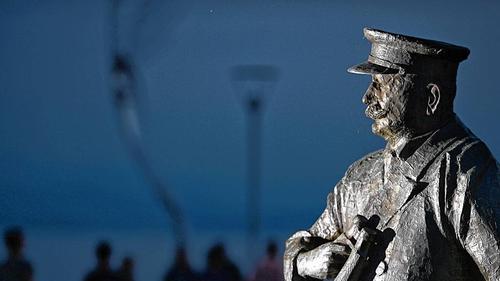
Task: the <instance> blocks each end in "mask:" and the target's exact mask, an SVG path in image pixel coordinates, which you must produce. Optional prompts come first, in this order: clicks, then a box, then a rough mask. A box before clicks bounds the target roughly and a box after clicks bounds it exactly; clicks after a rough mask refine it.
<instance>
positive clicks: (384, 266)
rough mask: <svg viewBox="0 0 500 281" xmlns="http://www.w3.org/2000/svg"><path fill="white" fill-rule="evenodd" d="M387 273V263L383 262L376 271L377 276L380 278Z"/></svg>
mask: <svg viewBox="0 0 500 281" xmlns="http://www.w3.org/2000/svg"><path fill="white" fill-rule="evenodd" d="M386 271H387V263H386V262H385V261H381V262H380V263H379V264H378V266H377V269H375V273H376V274H377V276H380V275H382V274H384V273H385V272H386Z"/></svg>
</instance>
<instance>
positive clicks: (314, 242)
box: [283, 182, 342, 281]
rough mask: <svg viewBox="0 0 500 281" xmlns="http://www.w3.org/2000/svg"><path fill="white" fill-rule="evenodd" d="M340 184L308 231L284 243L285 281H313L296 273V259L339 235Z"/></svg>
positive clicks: (301, 232)
mask: <svg viewBox="0 0 500 281" xmlns="http://www.w3.org/2000/svg"><path fill="white" fill-rule="evenodd" d="M341 186H342V182H340V183H339V184H337V186H336V187H335V188H334V189H333V190H332V192H330V194H328V199H327V205H326V208H325V210H324V211H323V213H322V214H321V216H320V217H319V218H318V219H317V220H316V222H315V223H314V224H313V225H312V227H311V228H310V229H309V230H308V231H298V232H296V233H295V234H294V235H292V236H291V237H290V238H289V239H288V240H287V241H286V247H285V254H284V257H283V270H284V276H285V281H305V280H315V279H313V278H304V277H302V276H300V275H299V274H298V273H297V268H296V264H295V261H296V258H297V255H298V254H299V253H301V252H303V251H308V250H311V249H313V248H315V247H317V246H319V245H321V244H323V243H325V242H328V241H333V240H335V239H336V238H337V237H338V236H339V235H340V233H341V225H340V220H339V217H340V213H339V206H340V195H339V193H340V189H341Z"/></svg>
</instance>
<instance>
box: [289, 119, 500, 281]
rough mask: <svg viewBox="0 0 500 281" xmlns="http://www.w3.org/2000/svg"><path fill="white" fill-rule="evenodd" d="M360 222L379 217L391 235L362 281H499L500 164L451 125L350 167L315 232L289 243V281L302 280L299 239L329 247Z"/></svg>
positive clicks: (461, 127)
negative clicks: (362, 218)
mask: <svg viewBox="0 0 500 281" xmlns="http://www.w3.org/2000/svg"><path fill="white" fill-rule="evenodd" d="M358 214H359V215H363V216H365V217H367V218H369V217H372V216H374V215H375V216H378V217H379V218H380V222H379V223H378V227H377V228H378V229H379V230H381V231H384V234H385V233H391V234H392V235H387V237H383V239H384V241H386V242H387V243H386V245H385V246H384V247H383V248H379V249H372V250H371V251H372V254H373V258H372V259H371V263H370V266H369V267H368V268H367V269H366V270H365V271H366V272H364V273H363V277H362V279H363V280H377V281H379V280H385V281H403V280H412V281H413V280H415V281H416V280H422V281H424V280H425V281H427V280H436V281H437V280H439V281H446V280H463V281H478V280H488V281H499V280H500V239H499V237H500V234H499V229H498V226H500V221H499V219H500V184H499V169H498V163H497V162H496V161H495V159H494V158H493V156H492V155H491V153H490V151H489V150H488V148H487V147H486V145H485V144H484V143H483V142H482V141H481V140H479V139H478V138H477V137H475V136H474V135H473V134H472V133H471V132H470V131H469V130H468V129H467V128H466V127H465V126H464V125H463V124H462V123H461V122H460V120H458V118H456V117H455V118H454V119H453V120H452V121H450V122H449V123H448V124H447V125H446V126H444V127H442V128H441V129H439V130H437V131H434V132H432V133H430V134H428V135H426V136H423V137H420V138H417V139H414V140H411V141H405V142H403V143H401V144H400V145H398V146H397V148H396V149H394V150H391V149H389V148H386V149H383V150H380V151H376V152H374V153H371V154H369V155H367V156H365V157H363V158H362V159H360V160H359V161H357V162H355V163H354V164H352V165H351V166H350V167H349V169H348V170H347V172H346V174H345V176H344V177H343V178H342V180H341V181H340V182H339V183H338V184H337V185H336V186H335V187H334V189H333V190H332V191H331V192H330V194H329V195H328V199H327V206H326V209H325V210H324V212H323V213H322V215H321V216H320V217H319V219H318V220H317V221H316V222H315V223H314V225H313V226H312V227H311V228H310V229H309V230H308V231H299V232H297V233H295V234H294V235H293V236H292V237H291V238H289V240H288V241H287V243H286V251H285V257H284V270H285V279H286V281H292V280H294V281H295V280H307V279H306V278H303V277H301V276H299V275H298V274H297V270H296V268H295V259H296V256H297V255H298V253H300V252H301V251H303V250H304V249H306V248H307V245H306V243H305V242H304V239H303V238H302V237H305V236H311V237H320V238H322V239H326V240H327V241H333V240H335V239H336V238H338V237H339V236H340V235H341V234H342V233H344V232H345V231H347V230H348V229H349V228H350V227H351V225H352V223H353V219H354V217H355V216H356V215H358ZM382 236H383V235H382ZM381 244H384V243H381ZM373 252H374V253H373ZM377 267H378V269H377V270H376V268H377Z"/></svg>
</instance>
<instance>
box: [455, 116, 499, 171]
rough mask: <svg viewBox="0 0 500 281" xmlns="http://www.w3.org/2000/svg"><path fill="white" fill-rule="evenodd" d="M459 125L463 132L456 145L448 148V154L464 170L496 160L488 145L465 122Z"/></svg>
mask: <svg viewBox="0 0 500 281" xmlns="http://www.w3.org/2000/svg"><path fill="white" fill-rule="evenodd" d="M459 125H460V128H459V129H460V130H462V134H460V137H458V138H457V140H456V142H455V145H452V146H450V148H448V149H446V155H448V157H449V158H450V160H451V161H453V162H455V163H457V164H458V165H459V167H460V169H461V170H462V171H468V170H470V169H471V168H480V167H481V166H485V165H490V164H491V163H492V162H496V160H495V158H494V156H493V154H492V153H491V151H490V150H489V148H488V146H487V145H486V144H485V143H484V142H483V141H482V140H481V139H479V138H478V137H477V136H476V135H474V133H472V132H471V131H470V129H469V128H467V127H466V126H465V125H464V124H463V123H460V124H459Z"/></svg>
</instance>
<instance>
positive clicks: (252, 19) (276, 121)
mask: <svg viewBox="0 0 500 281" xmlns="http://www.w3.org/2000/svg"><path fill="white" fill-rule="evenodd" d="M128 2H133V1H128ZM143 2H146V1H138V2H137V3H131V7H135V8H132V9H131V11H132V12H131V13H129V14H127V15H125V16H123V18H122V20H123V21H124V23H123V26H127V22H128V24H129V27H128V29H125V32H123V33H122V34H121V36H122V38H121V40H122V44H123V48H125V49H127V50H129V51H130V53H131V54H132V55H133V57H134V58H135V60H136V64H137V66H138V68H139V70H140V72H141V77H142V79H143V80H142V81H143V85H142V87H143V89H147V91H145V92H141V100H140V101H141V104H140V106H141V112H142V113H143V115H142V116H143V118H144V119H143V120H144V124H143V125H144V127H143V129H144V134H145V144H146V145H147V148H148V153H150V155H152V158H153V162H154V167H155V170H156V171H157V172H158V173H159V174H160V175H161V176H162V177H163V179H164V180H165V181H166V182H168V183H169V184H170V185H171V186H172V188H173V189H174V195H175V197H176V198H177V199H178V200H179V202H180V205H181V207H182V209H183V211H184V212H185V213H186V218H187V220H188V224H189V226H190V229H191V231H192V233H196V231H198V230H204V231H211V230H213V231H223V230H224V229H244V227H245V209H244V208H245V198H244V195H245V118H244V112H243V110H242V106H241V103H240V100H238V97H237V96H236V95H235V93H234V92H233V89H232V87H231V83H230V81H229V73H228V69H229V68H230V67H231V66H232V65H235V64H254V63H259V64H273V65H276V66H277V67H279V68H280V69H281V74H282V75H281V80H280V81H279V82H278V84H277V85H276V88H275V91H274V92H273V93H272V96H271V97H270V98H269V100H268V101H269V102H268V104H267V106H266V113H265V116H264V127H263V142H264V143H263V158H262V159H263V166H262V169H263V178H262V185H263V189H264V195H263V214H264V215H263V223H264V228H265V229H268V230H269V229H279V230H284V231H292V230H294V229H297V228H305V227H308V226H309V225H310V224H311V223H312V222H313V221H314V219H315V218H316V217H317V216H318V215H319V214H320V213H321V211H322V209H323V208H324V206H325V200H326V195H327V193H328V192H329V190H330V189H331V187H332V186H333V185H334V184H335V183H336V182H337V181H338V180H339V179H340V178H341V176H342V175H343V173H344V172H345V170H346V169H347V167H348V166H349V164H350V163H352V162H353V161H355V160H356V159H358V158H360V157H362V156H363V155H365V154H366V153H368V152H370V151H373V150H376V149H378V148H381V147H382V146H383V142H382V140H381V139H379V138H378V137H376V136H374V135H372V134H371V131H370V121H369V120H368V119H367V118H366V117H364V113H363V111H364V106H363V105H362V103H361V97H362V95H363V93H364V91H365V89H366V87H367V86H368V83H369V77H367V76H359V75H352V74H348V73H347V72H346V69H347V68H348V67H349V66H350V65H352V64H355V63H358V62H360V61H362V60H365V59H366V58H367V55H368V52H369V48H370V45H369V43H368V42H367V41H366V40H365V39H364V38H363V34H362V28H363V27H365V26H368V27H375V28H380V29H385V30H388V31H393V32H397V33H405V34H409V35H414V36H420V37H426V38H430V39H436V40H442V41H448V42H451V43H455V44H459V45H464V46H467V47H469V48H470V49H471V55H470V57H469V59H468V60H467V61H465V62H464V63H462V65H461V67H460V69H459V77H458V94H457V99H456V112H457V113H458V115H459V116H460V117H461V119H462V121H464V123H466V124H467V125H468V126H469V127H470V128H471V129H472V130H473V132H475V133H476V134H477V135H478V136H479V137H480V138H481V139H482V140H484V141H485V142H486V143H487V145H488V146H489V147H490V149H491V150H492V152H493V154H494V155H495V156H496V157H497V158H498V157H500V132H499V129H500V125H499V124H498V121H500V118H499V117H500V112H499V111H500V105H499V104H500V96H499V94H498V85H497V83H496V82H498V77H497V75H498V74H497V73H496V70H497V69H498V65H500V56H499V55H498V50H500V31H499V29H498V23H499V16H500V2H498V1H440V2H439V3H438V2H437V1H427V2H426V1H412V2H408V1H346V2H344V3H342V2H340V1H270V0H266V1H211V0H208V1H191V2H186V1H174V2H172V1H160V0H152V1H148V3H149V4H147V5H143ZM136 22H139V23H138V24H136ZM130 26H132V27H130ZM109 31H110V28H109V2H108V1H101V0H99V1H97V0H94V1H90V0H89V1H62V0H58V1H56V0H50V1H49V0H46V1H17V0H16V1H14V0H3V1H2V2H1V4H0V65H1V66H2V67H1V68H0V185H1V194H0V206H2V210H1V212H0V224H2V225H8V224H14V223H15V224H21V225H24V226H32V227H41V228H44V227H51V228H53V227H56V228H57V227H61V228H76V229H88V228H102V227H111V228H125V229H128V228H135V229H137V228H139V229H140V228H166V223H165V215H164V214H163V212H162V209H161V207H160V206H159V205H158V202H157V201H156V200H155V199H154V198H153V196H152V194H151V192H150V189H149V187H148V186H147V184H146V182H145V181H144V179H143V178H142V175H141V173H140V172H139V170H138V169H137V166H136V165H135V163H133V161H131V159H130V157H129V155H128V154H127V150H126V148H125V147H124V145H123V142H122V141H121V140H120V136H119V134H118V130H117V122H116V121H117V119H116V116H115V113H116V112H115V111H114V108H113V105H112V102H111V95H110V92H109V88H110V81H109V75H108V70H109V68H110V36H109Z"/></svg>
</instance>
